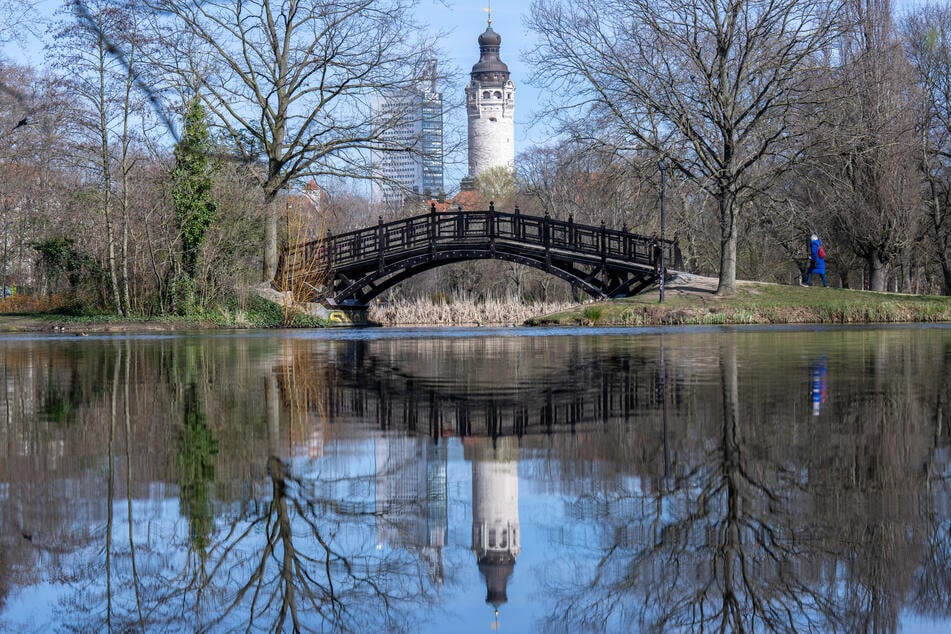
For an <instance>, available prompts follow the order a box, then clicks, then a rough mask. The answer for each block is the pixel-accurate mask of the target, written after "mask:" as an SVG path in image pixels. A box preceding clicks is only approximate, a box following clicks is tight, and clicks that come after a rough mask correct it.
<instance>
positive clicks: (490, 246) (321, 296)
mask: <svg viewBox="0 0 951 634" xmlns="http://www.w3.org/2000/svg"><path fill="white" fill-rule="evenodd" d="M672 252H673V243H672V242H671V241H669V240H665V241H660V240H656V239H654V238H648V237H645V236H642V235H638V234H635V233H631V232H629V231H627V230H626V229H625V230H614V229H607V228H606V227H605V226H604V225H603V224H602V225H601V226H600V227H596V226H591V225H583V224H577V223H575V222H574V221H573V220H572V219H571V218H569V219H568V220H567V221H562V220H554V219H552V218H550V217H549V216H548V215H545V216H541V217H539V216H531V215H526V214H521V213H520V212H519V210H518V209H516V210H515V212H514V213H503V212H498V211H496V210H495V209H494V208H493V207H492V206H491V205H490V207H489V210H487V211H452V212H441V213H437V212H436V211H435V208H433V209H432V210H431V211H430V213H428V214H423V215H420V216H415V217H412V218H405V219H401V220H396V221H392V222H388V223H384V222H383V220H382V218H381V219H380V221H379V223H378V224H377V225H376V226H372V227H367V228H364V229H358V230H356V231H350V232H347V233H343V234H339V235H332V234H331V235H328V236H327V237H326V238H324V239H323V240H317V241H313V242H308V243H305V244H300V245H295V246H294V247H291V248H290V249H286V250H285V251H284V252H283V253H282V254H281V258H280V261H279V263H278V273H277V275H276V276H275V279H274V280H273V282H272V285H273V286H274V287H275V288H277V289H278V290H291V291H294V293H295V299H298V300H299V301H318V302H322V303H324V304H325V305H328V306H365V305H367V303H368V302H369V301H371V300H372V299H373V298H374V297H376V296H377V295H379V294H380V293H382V292H383V291H385V290H387V289H389V288H391V287H392V286H394V285H395V284H398V283H399V282H402V281H404V280H406V279H409V278H410V277H413V276H415V275H418V274H420V273H422V272H424V271H428V270H431V269H433V268H436V267H440V266H445V265H448V264H454V263H457V262H464V261H469V260H482V259H495V260H505V261H509V262H513V263H516V264H522V265H525V266H530V267H533V268H536V269H539V270H542V271H545V272H547V273H550V274H551V275H554V276H556V277H559V278H561V279H563V280H565V281H567V282H568V283H570V284H572V285H573V286H574V287H575V288H577V289H578V290H580V291H582V292H584V293H587V294H588V295H590V296H592V297H594V298H598V299H605V298H611V297H623V296H629V295H634V294H636V293H638V292H641V291H642V290H644V289H645V288H647V287H649V286H650V285H651V284H652V283H653V282H654V281H655V280H656V279H657V277H658V275H659V268H660V265H661V263H663V262H670V261H671V260H670V257H671V255H672Z"/></svg>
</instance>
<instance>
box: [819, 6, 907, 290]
mask: <svg viewBox="0 0 951 634" xmlns="http://www.w3.org/2000/svg"><path fill="white" fill-rule="evenodd" d="M847 7H848V12H849V16H850V22H851V24H852V28H850V29H849V32H848V33H846V34H844V35H843V37H842V40H841V42H840V46H839V64H838V67H837V69H836V72H837V73H838V74H839V76H840V80H839V81H837V84H836V87H835V91H836V93H837V96H838V98H837V99H835V100H834V101H832V102H831V103H830V106H829V107H828V108H825V109H824V111H823V113H822V117H823V118H825V119H827V120H828V121H829V122H830V123H831V124H832V125H831V126H830V129H829V130H827V131H826V132H825V133H824V135H823V138H822V139H821V140H820V142H819V144H818V148H817V149H818V151H819V153H820V154H821V158H820V159H819V160H818V161H816V163H815V165H816V166H817V167H818V169H819V171H820V174H819V175H818V180H817V182H818V186H819V188H820V189H821V191H820V192H819V193H818V194H817V195H816V196H815V200H816V202H817V203H818V208H817V210H816V214H817V215H818V216H819V217H820V218H824V219H825V222H826V224H827V226H828V228H829V230H830V231H831V233H832V235H833V238H834V240H835V241H836V243H837V244H838V245H839V248H840V249H848V250H850V251H852V252H854V253H855V255H856V256H858V258H859V259H860V260H861V261H863V262H864V264H865V268H866V272H867V280H868V282H867V286H868V288H870V289H871V290H875V291H884V290H886V285H887V284H886V282H887V276H888V267H889V265H890V264H891V263H892V262H893V261H895V260H896V259H897V258H898V257H899V256H900V254H902V253H903V252H904V251H906V250H907V249H908V248H909V246H910V243H911V240H912V239H913V237H914V233H915V225H916V221H917V215H918V207H919V205H920V195H921V191H920V179H919V176H918V174H917V168H916V163H917V161H916V157H915V155H914V153H913V148H914V147H915V137H914V109H913V105H912V104H911V103H910V101H909V97H908V96H909V93H910V89H911V87H910V86H909V84H908V77H909V76H910V69H909V68H908V64H907V61H906V59H905V57H904V55H903V53H902V51H901V48H900V45H899V42H898V39H897V34H896V33H895V29H894V27H893V24H892V18H891V2H890V0H849V1H848V2H847Z"/></svg>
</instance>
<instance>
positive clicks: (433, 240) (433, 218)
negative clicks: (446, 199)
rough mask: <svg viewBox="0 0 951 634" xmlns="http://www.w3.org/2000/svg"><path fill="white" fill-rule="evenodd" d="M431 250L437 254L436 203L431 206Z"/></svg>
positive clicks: (433, 253)
mask: <svg viewBox="0 0 951 634" xmlns="http://www.w3.org/2000/svg"><path fill="white" fill-rule="evenodd" d="M429 252H430V253H431V254H432V255H433V256H435V255H436V203H433V204H432V206H431V207H430V208H429Z"/></svg>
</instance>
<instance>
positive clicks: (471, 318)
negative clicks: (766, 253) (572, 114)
mask: <svg viewBox="0 0 951 634" xmlns="http://www.w3.org/2000/svg"><path fill="white" fill-rule="evenodd" d="M715 288H716V280H712V279H710V278H699V277H693V276H682V277H681V278H679V279H677V280H675V281H674V282H672V283H671V285H670V286H669V287H668V288H667V291H666V293H665V298H664V300H665V301H664V303H663V304H661V303H659V301H658V300H659V296H658V292H657V290H656V289H654V290H652V291H650V292H647V293H643V294H641V295H638V296H636V297H632V298H627V299H619V300H614V301H606V302H596V303H586V304H581V305H576V304H567V303H563V304H554V303H552V304H523V303H521V302H517V301H509V302H501V301H490V302H479V303H477V302H471V301H459V300H457V301H454V302H451V303H432V302H430V301H427V300H420V301H412V302H393V303H389V304H385V305H380V306H376V305H375V306H372V307H371V309H370V315H369V316H370V319H371V320H372V321H374V322H376V323H379V324H381V325H383V326H415V325H425V326H469V325H484V326H498V325H505V326H511V325H522V324H525V325H530V326H546V325H557V326H659V325H721V324H868V323H902V322H905V323H910V322H927V323H937V322H951V297H935V296H923V295H900V294H896V293H873V292H867V291H855V290H848V289H834V288H821V287H809V288H802V287H799V286H786V285H781V284H767V283H760V282H740V283H738V286H737V292H736V294H735V295H733V296H731V297H718V296H717V295H716V294H715V293H714V290H715ZM0 308H2V306H0ZM2 313H3V311H2V310H0V331H2V332H30V331H53V332H66V333H69V332H72V333H74V334H83V333H89V332H150V331H165V330H191V329H209V328H280V327H287V325H288V324H287V319H288V318H287V316H285V314H284V310H283V307H281V306H280V305H278V304H274V303H272V302H268V301H265V300H262V299H260V298H253V299H250V300H249V301H248V302H247V305H245V306H244V307H242V308H240V309H239V308H234V309H225V308H222V309H218V310H216V311H214V312H213V313H210V314H207V315H202V316H197V317H174V316H165V317H133V318H120V317H117V316H114V315H71V314H63V313H57V312H42V311H36V312H28V311H18V312H16V313H15V314H2ZM321 325H322V324H321V323H320V321H319V320H317V319H316V318H314V317H309V316H307V315H305V314H297V315H294V316H293V319H292V320H291V323H290V327H303V328H314V327H319V326H321Z"/></svg>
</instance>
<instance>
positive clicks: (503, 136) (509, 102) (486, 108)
mask: <svg viewBox="0 0 951 634" xmlns="http://www.w3.org/2000/svg"><path fill="white" fill-rule="evenodd" d="M501 45H502V36H501V35H499V34H498V33H496V32H495V31H493V30H492V15H491V14H489V21H488V26H487V27H486V29H485V32H484V33H482V35H480V36H479V61H478V62H477V63H476V64H475V65H474V66H473V67H472V73H471V74H470V80H469V84H468V85H467V86H466V112H467V113H468V116H469V174H468V175H467V176H466V177H465V178H464V179H463V180H462V189H469V188H471V186H472V184H473V182H474V179H475V178H476V177H477V176H479V174H481V173H482V172H484V171H485V170H487V169H490V168H493V167H506V168H509V169H514V168H515V83H514V82H513V81H512V79H511V76H510V73H509V67H508V66H506V64H505V62H503V61H502V60H501V59H500V58H499V49H500V48H501Z"/></svg>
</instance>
